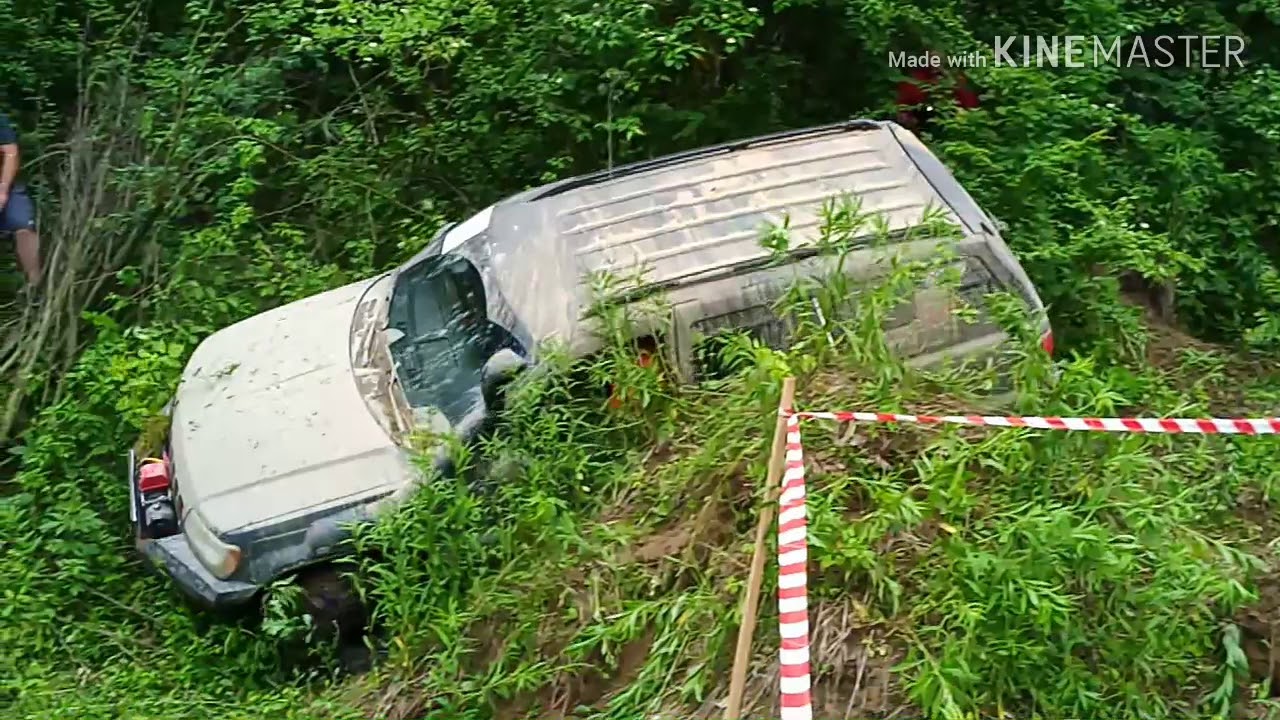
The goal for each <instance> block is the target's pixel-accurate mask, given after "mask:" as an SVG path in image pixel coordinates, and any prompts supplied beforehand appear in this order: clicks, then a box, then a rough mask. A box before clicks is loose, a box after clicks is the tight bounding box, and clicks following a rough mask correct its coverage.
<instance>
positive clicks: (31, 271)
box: [13, 229, 42, 287]
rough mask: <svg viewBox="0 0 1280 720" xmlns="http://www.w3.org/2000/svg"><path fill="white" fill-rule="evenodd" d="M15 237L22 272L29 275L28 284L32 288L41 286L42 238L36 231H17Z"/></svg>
mask: <svg viewBox="0 0 1280 720" xmlns="http://www.w3.org/2000/svg"><path fill="white" fill-rule="evenodd" d="M13 237H14V239H15V240H17V243H18V262H19V263H21V265H22V271H23V272H25V273H26V274H27V284H28V285H30V286H31V287H38V286H39V285H40V280H41V278H40V273H41V272H42V270H41V267H40V236H39V235H37V234H36V231H35V230H27V229H23V230H15V231H14V233H13Z"/></svg>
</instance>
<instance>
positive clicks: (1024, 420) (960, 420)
mask: <svg viewBox="0 0 1280 720" xmlns="http://www.w3.org/2000/svg"><path fill="white" fill-rule="evenodd" d="M791 415H794V416H797V417H802V418H813V419H817V420H836V421H838V422H875V423H917V424H921V425H948V424H949V425H985V426H991V427H1014V428H1037V429H1041V430H1092V431H1096V432H1139V433H1201V434H1215V433H1224V434H1227V433H1235V434H1240V435H1275V434H1278V433H1280V418H1274V417H1271V418H1251V419H1227V418H1061V417H1001V416H995V415H900V414H896V413H869V412H797V413H791Z"/></svg>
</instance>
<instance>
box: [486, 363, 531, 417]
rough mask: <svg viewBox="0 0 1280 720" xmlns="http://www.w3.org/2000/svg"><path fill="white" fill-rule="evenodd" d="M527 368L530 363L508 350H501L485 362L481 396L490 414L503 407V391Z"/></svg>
mask: <svg viewBox="0 0 1280 720" xmlns="http://www.w3.org/2000/svg"><path fill="white" fill-rule="evenodd" d="M527 367H529V361H527V360H525V359H524V358H522V357H520V356H519V355H518V354H516V352H515V351H514V350H511V349H507V348H504V349H502V350H499V351H498V352H496V353H494V354H493V355H492V356H491V357H490V358H489V359H488V360H487V361H485V364H484V368H483V369H481V371H480V394H481V396H482V397H483V398H484V404H485V407H486V408H488V409H489V411H490V412H492V411H494V410H497V409H498V408H499V407H500V406H501V404H502V391H503V389H504V388H505V387H506V386H507V383H509V382H511V381H512V380H514V379H515V378H516V376H517V375H519V374H520V373H521V372H522V371H524V369H525V368H527Z"/></svg>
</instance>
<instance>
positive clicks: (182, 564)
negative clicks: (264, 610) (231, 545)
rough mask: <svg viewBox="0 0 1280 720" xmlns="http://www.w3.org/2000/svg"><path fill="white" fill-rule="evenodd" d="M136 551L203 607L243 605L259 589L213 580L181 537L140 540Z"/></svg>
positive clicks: (227, 581)
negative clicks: (139, 551)
mask: <svg viewBox="0 0 1280 720" xmlns="http://www.w3.org/2000/svg"><path fill="white" fill-rule="evenodd" d="M138 549H139V550H141V551H142V554H143V555H145V556H146V557H147V558H148V559H149V560H151V561H152V562H153V563H155V564H156V566H158V568H159V569H160V570H162V571H163V572H164V573H165V574H166V575H168V576H169V577H171V578H173V580H174V582H175V583H176V584H177V586H178V587H179V588H180V589H181V590H182V592H183V593H185V594H186V595H187V596H189V597H190V598H191V599H192V600H195V601H196V602H198V603H200V604H201V605H204V606H205V607H209V608H215V609H220V608H226V607H234V606H237V605H243V604H245V603H247V602H249V601H251V600H252V599H253V598H254V596H255V595H257V594H258V591H259V590H261V589H262V587H261V586H259V585H255V584H253V583H247V582H241V581H238V580H219V579H218V578H216V577H214V576H213V575H212V574H211V573H210V572H209V571H208V570H206V569H205V567H204V565H202V564H201V563H200V560H199V559H197V558H196V556H195V553H194V552H192V550H191V546H190V545H188V544H187V536H186V535H184V534H182V533H178V534H177V535H170V536H168V537H163V538H159V539H156V540H145V539H144V540H139V541H138Z"/></svg>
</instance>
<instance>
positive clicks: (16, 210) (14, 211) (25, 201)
mask: <svg viewBox="0 0 1280 720" xmlns="http://www.w3.org/2000/svg"><path fill="white" fill-rule="evenodd" d="M35 229H36V206H35V203H33V202H31V196H30V195H28V194H27V189H26V188H25V187H23V186H21V185H19V186H18V187H15V188H11V189H10V190H9V203H8V204H7V205H5V206H4V207H3V208H0V232H13V231H14V230H35Z"/></svg>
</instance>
